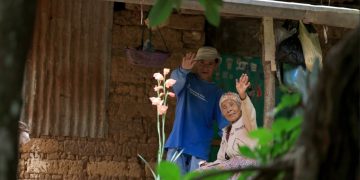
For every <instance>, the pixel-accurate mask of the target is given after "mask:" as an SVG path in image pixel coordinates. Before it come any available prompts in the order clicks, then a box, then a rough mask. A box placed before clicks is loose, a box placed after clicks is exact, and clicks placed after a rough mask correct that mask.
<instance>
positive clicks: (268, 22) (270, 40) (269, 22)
mask: <svg viewBox="0 0 360 180" xmlns="http://www.w3.org/2000/svg"><path fill="white" fill-rule="evenodd" d="M263 27H264V28H263V30H264V31H263V34H264V38H263V46H264V48H263V56H264V60H265V61H267V62H270V65H271V71H276V64H275V49H276V48H275V34H274V20H273V18H271V17H264V18H263Z"/></svg>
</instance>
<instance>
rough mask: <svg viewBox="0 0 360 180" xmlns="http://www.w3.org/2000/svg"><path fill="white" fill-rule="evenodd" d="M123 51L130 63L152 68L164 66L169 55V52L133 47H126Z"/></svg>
mask: <svg viewBox="0 0 360 180" xmlns="http://www.w3.org/2000/svg"><path fill="white" fill-rule="evenodd" d="M125 53H126V57H127V59H128V61H129V62H130V63H131V64H133V65H139V66H144V67H154V68H158V67H164V64H165V62H166V59H167V58H169V56H170V54H169V53H166V52H163V51H155V52H151V51H145V50H142V49H134V48H126V49H125Z"/></svg>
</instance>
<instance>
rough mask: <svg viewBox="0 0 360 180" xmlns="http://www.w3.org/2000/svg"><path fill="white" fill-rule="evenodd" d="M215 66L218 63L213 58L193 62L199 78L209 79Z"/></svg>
mask: <svg viewBox="0 0 360 180" xmlns="http://www.w3.org/2000/svg"><path fill="white" fill-rule="evenodd" d="M217 66H218V63H216V61H215V60H199V61H198V62H197V63H196V64H195V71H196V73H197V74H198V75H199V77H200V79H202V80H205V81H211V79H212V75H213V73H214V71H215V69H216V68H217Z"/></svg>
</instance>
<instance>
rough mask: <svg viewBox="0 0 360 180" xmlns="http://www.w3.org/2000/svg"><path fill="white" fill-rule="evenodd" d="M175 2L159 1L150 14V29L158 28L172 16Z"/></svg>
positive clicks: (171, 0) (169, 0)
mask: <svg viewBox="0 0 360 180" xmlns="http://www.w3.org/2000/svg"><path fill="white" fill-rule="evenodd" d="M173 2H174V1H173V0H157V1H156V2H155V5H154V6H153V7H152V8H151V10H150V13H149V20H150V27H154V26H158V25H160V24H161V23H163V22H165V20H166V19H167V18H168V17H169V16H170V14H171V12H172V7H173Z"/></svg>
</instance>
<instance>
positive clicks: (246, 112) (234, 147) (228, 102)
mask: <svg viewBox="0 0 360 180" xmlns="http://www.w3.org/2000/svg"><path fill="white" fill-rule="evenodd" d="M249 86H250V82H249V78H248V76H247V75H246V74H243V75H241V77H240V79H239V80H236V90H237V92H238V93H239V94H236V93H233V92H228V93H225V94H224V95H222V96H221V98H220V101H219V105H220V109H221V113H222V114H223V115H224V117H225V118H226V119H227V120H228V121H229V122H230V125H228V126H226V127H225V128H223V129H222V130H223V136H222V140H221V145H220V149H219V152H218V154H217V160H216V161H214V162H212V163H206V162H204V163H201V164H200V170H206V169H233V168H239V167H246V166H251V165H255V164H256V161H255V160H253V159H248V158H246V157H243V156H241V154H240V152H239V146H249V147H250V148H253V147H254V146H255V145H256V141H255V140H254V139H251V138H249V136H248V133H249V132H250V131H252V130H254V129H256V128H257V125H256V111H255V108H254V106H253V104H252V103H251V100H250V98H249V97H248V96H247V94H246V89H247V88H248V87H249Z"/></svg>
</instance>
